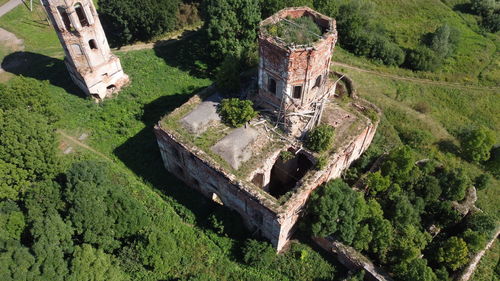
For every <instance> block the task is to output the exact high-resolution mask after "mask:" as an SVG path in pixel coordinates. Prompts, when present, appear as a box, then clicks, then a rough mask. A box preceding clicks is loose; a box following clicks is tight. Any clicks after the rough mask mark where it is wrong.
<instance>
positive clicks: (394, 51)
mask: <svg viewBox="0 0 500 281" xmlns="http://www.w3.org/2000/svg"><path fill="white" fill-rule="evenodd" d="M369 57H370V58H373V59H376V60H379V61H381V62H383V63H384V64H386V65H395V66H398V65H401V64H402V63H403V62H404V60H405V53H404V52H403V50H402V49H401V48H400V47H399V46H398V45H397V44H395V43H393V42H391V41H389V39H388V38H387V37H384V36H381V35H377V36H375V38H374V40H373V44H372V46H371V48H370V55H369Z"/></svg>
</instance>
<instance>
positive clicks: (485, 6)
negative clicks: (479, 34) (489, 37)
mask: <svg viewBox="0 0 500 281" xmlns="http://www.w3.org/2000/svg"><path fill="white" fill-rule="evenodd" d="M471 10H472V11H473V12H474V13H475V14H477V15H479V16H481V18H482V20H481V24H482V26H483V27H484V28H486V29H487V30H489V31H490V32H497V31H499V30H500V5H499V4H498V1H495V0H471Z"/></svg>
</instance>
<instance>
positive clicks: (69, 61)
mask: <svg viewBox="0 0 500 281" xmlns="http://www.w3.org/2000/svg"><path fill="white" fill-rule="evenodd" d="M42 3H43V6H44V7H45V10H46V11H47V14H48V17H49V19H50V21H51V22H52V25H53V26H54V29H55V31H56V33H57V36H58V38H59V41H60V42H61V45H62V47H63V49H64V53H65V55H66V57H65V59H64V62H65V64H66V67H67V69H68V71H69V74H70V76H71V79H72V80H73V82H74V83H75V84H76V85H77V86H78V87H79V88H81V89H82V90H83V91H84V92H85V93H86V94H87V95H91V96H92V97H94V98H96V99H99V100H102V99H104V98H105V97H107V96H110V95H112V94H113V93H115V92H117V91H119V90H120V88H121V87H123V86H124V85H126V84H127V83H128V81H129V80H128V76H127V75H126V74H125V73H124V72H123V69H122V66H121V63H120V59H119V58H118V57H116V56H114V55H113V54H112V53H111V50H110V48H109V45H108V41H107V39H106V35H105V34H104V30H103V29H102V26H101V22H100V21H99V16H98V15H97V11H96V9H95V7H94V4H93V2H92V0H42Z"/></svg>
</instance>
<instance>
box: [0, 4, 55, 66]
mask: <svg viewBox="0 0 500 281" xmlns="http://www.w3.org/2000/svg"><path fill="white" fill-rule="evenodd" d="M35 4H36V5H35ZM0 27H1V28H4V29H6V30H7V31H10V32H12V33H14V34H15V35H16V36H17V37H18V38H20V39H23V40H24V45H25V47H26V51H31V52H36V53H38V54H42V55H49V56H54V55H56V56H63V51H62V48H61V44H60V43H59V40H58V39H57V35H56V33H55V32H54V28H53V27H52V26H51V25H48V23H47V21H46V14H45V11H44V10H43V7H42V6H41V5H40V4H39V2H36V1H34V2H33V12H30V11H29V10H28V9H27V8H26V7H25V6H24V5H19V6H18V7H16V8H15V9H14V10H12V11H10V12H9V13H7V14H6V15H4V16H3V17H2V20H1V21H0ZM2 59H3V58H0V60H2Z"/></svg>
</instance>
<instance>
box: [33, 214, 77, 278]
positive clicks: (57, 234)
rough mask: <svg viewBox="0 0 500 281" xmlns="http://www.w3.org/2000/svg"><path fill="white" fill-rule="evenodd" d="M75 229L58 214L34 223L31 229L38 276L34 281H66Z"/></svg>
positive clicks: (35, 267)
mask: <svg viewBox="0 0 500 281" xmlns="http://www.w3.org/2000/svg"><path fill="white" fill-rule="evenodd" d="M72 234H73V228H72V227H71V226H70V225H69V224H67V223H65V222H64V221H63V220H62V218H61V217H60V216H59V215H58V214H55V213H54V214H50V215H47V216H45V217H43V218H42V219H39V220H37V221H35V222H34V224H33V227H32V229H31V235H32V236H33V239H34V243H33V246H32V251H33V253H34V255H35V264H34V265H33V267H34V269H35V270H36V273H37V276H36V277H35V278H34V280H54V281H58V280H61V281H62V280H64V279H65V277H66V275H67V274H68V263H67V260H66V259H65V255H67V254H70V253H71V252H72V250H73V241H72V240H71V238H72Z"/></svg>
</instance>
